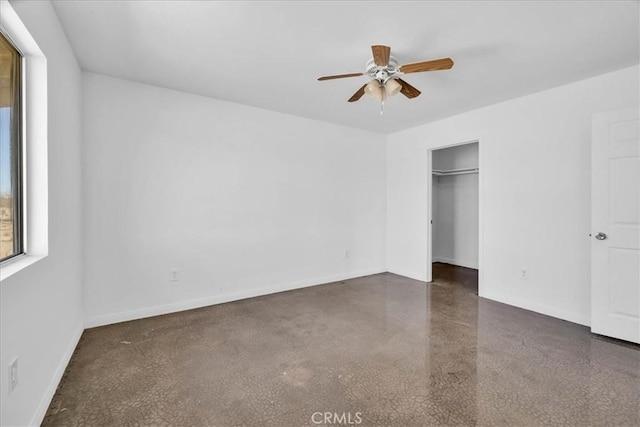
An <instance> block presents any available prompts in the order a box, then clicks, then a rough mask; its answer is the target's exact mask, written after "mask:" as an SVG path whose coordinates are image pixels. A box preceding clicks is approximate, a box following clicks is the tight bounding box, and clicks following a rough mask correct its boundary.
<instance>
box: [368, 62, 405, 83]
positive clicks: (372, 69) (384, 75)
mask: <svg viewBox="0 0 640 427" xmlns="http://www.w3.org/2000/svg"><path fill="white" fill-rule="evenodd" d="M366 69H367V71H366V74H367V75H368V76H369V77H371V78H372V79H376V80H378V81H380V82H382V83H384V82H386V81H387V80H389V79H390V78H392V77H394V76H395V75H396V74H399V70H398V61H397V60H396V58H395V57H393V56H390V57H389V64H388V65H387V66H386V67H380V66H378V65H376V63H375V61H374V59H373V58H371V59H370V60H369V62H367V66H366Z"/></svg>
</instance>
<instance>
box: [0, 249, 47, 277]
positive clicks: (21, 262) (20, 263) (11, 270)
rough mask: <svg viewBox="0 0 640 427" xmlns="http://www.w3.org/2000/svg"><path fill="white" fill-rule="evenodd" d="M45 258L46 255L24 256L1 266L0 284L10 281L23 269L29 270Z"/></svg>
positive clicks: (12, 259)
mask: <svg viewBox="0 0 640 427" xmlns="http://www.w3.org/2000/svg"><path fill="white" fill-rule="evenodd" d="M45 257H46V255H27V254H23V255H19V256H17V257H15V258H11V259H9V260H7V261H5V262H3V263H2V264H0V282H2V281H4V280H6V279H8V278H9V277H11V276H13V275H14V274H16V273H17V272H18V271H20V270H22V269H23V268H27V267H28V266H30V265H31V264H34V263H36V262H38V261H40V260H41V259H43V258H45Z"/></svg>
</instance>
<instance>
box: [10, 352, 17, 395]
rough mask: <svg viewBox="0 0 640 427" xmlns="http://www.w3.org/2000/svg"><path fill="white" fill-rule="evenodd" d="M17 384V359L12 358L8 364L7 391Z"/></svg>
mask: <svg viewBox="0 0 640 427" xmlns="http://www.w3.org/2000/svg"><path fill="white" fill-rule="evenodd" d="M17 386H18V359H17V358H16V359H13V362H11V364H10V365H9V393H11V392H12V391H13V390H15V389H16V387H17Z"/></svg>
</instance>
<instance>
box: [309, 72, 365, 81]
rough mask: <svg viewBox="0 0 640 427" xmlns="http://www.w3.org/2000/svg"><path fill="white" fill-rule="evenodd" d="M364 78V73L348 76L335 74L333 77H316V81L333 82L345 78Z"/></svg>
mask: <svg viewBox="0 0 640 427" xmlns="http://www.w3.org/2000/svg"><path fill="white" fill-rule="evenodd" d="M358 76H364V73H350V74H336V75H335V76H322V77H318V80H320V81H323V80H333V79H344V78H345V77H358Z"/></svg>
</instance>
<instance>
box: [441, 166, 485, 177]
mask: <svg viewBox="0 0 640 427" xmlns="http://www.w3.org/2000/svg"><path fill="white" fill-rule="evenodd" d="M478 172H480V169H478V168H465V169H450V170H434V171H433V174H434V175H437V176H447V175H466V174H469V173H478Z"/></svg>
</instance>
